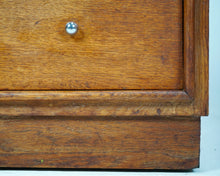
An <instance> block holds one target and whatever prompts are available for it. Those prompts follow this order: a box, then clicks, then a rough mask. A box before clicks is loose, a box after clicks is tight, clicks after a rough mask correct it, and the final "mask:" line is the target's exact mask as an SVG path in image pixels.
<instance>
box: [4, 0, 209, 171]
mask: <svg viewBox="0 0 220 176" xmlns="http://www.w3.org/2000/svg"><path fill="white" fill-rule="evenodd" d="M21 2H22V0H16V1H0V8H1V10H2V9H3V8H2V7H4V6H3V5H5V4H6V5H8V4H10V3H11V4H14V5H15V4H16V3H17V4H16V5H18V6H13V8H12V10H14V11H15V12H13V13H17V12H18V11H17V10H18V9H21V8H20V7H21V6H23V7H24V8H23V9H22V10H21V11H20V14H19V15H18V16H17V17H16V18H17V19H19V20H17V21H16V23H15V24H14V25H15V26H16V25H17V26H19V25H20V26H22V20H20V19H23V20H24V21H23V23H24V24H25V23H26V24H28V29H27V30H24V32H23V33H21V34H20V33H16V32H17V31H22V30H21V29H14V31H13V32H11V31H9V33H10V32H11V34H13V35H12V36H14V38H13V39H12V40H8V39H9V37H8V34H7V32H6V33H5V34H7V35H2V34H0V37H1V38H3V39H4V40H1V41H0V42H2V43H0V46H1V47H0V55H1V59H0V68H1V69H0V73H2V74H0V82H1V84H0V86H2V85H3V86H4V85H8V88H9V87H10V86H11V89H10V88H9V89H10V90H3V87H1V88H0V89H2V91H0V167H32V168H106V169H192V168H195V167H198V166H199V143H200V116H201V115H207V114H208V38H209V37H208V33H209V31H208V7H209V6H208V3H209V1H208V0H184V1H179V0H177V1H171V0H169V1H162V0H155V1H153V0H148V1H147V0H143V1H131V0H129V1H126V2H127V3H128V4H129V5H133V4H138V5H137V6H132V7H133V8H132V9H131V6H129V5H128V6H125V7H121V6H120V3H122V2H123V1H99V0H98V1H87V2H88V4H87V5H90V6H85V5H84V4H83V2H84V1H78V0H75V1H74V2H78V4H77V5H78V6H80V7H83V8H84V9H86V10H85V11H83V12H79V11H77V12H79V13H78V14H79V15H80V18H78V21H75V22H77V23H79V24H82V23H81V22H82V21H86V22H88V23H87V24H85V25H84V26H83V25H80V31H79V33H78V34H79V35H80V36H81V38H80V37H79V36H78V37H77V36H76V37H73V38H71V37H69V36H66V34H65V32H64V31H61V30H60V28H59V27H60V26H63V25H65V24H64V22H66V20H68V21H72V20H74V19H72V18H73V17H72V16H71V14H70V13H69V12H68V14H69V16H68V17H66V18H65V19H64V18H63V12H62V10H63V9H62V8H67V11H68V8H69V7H65V4H68V3H70V2H73V1H63V2H62V4H63V5H64V6H62V7H61V8H59V5H58V4H60V2H58V1H57V0H54V1H53V3H54V6H53V5H52V4H53V3H51V2H52V1H51V2H50V1H47V2H49V3H47V2H45V3H44V4H42V3H41V2H42V1H33V0H31V1H25V2H24V4H21ZM110 2H114V3H110ZM144 2H148V3H150V5H155V4H157V3H160V6H158V7H156V6H155V8H150V6H149V4H148V5H146V4H142V5H141V3H144ZM180 2H181V3H180ZM25 3H26V4H25ZM29 3H30V4H29ZM31 3H32V4H31ZM37 4H40V6H39V8H37V9H40V11H41V12H42V14H38V13H35V12H36V11H37V10H35V9H33V8H30V7H33V6H36V5H37ZM56 4H57V6H55V5H56ZM93 4H96V5H98V4H100V6H98V7H96V8H94V7H92V5H93ZM125 4H126V3H125ZM51 5H52V7H54V8H55V9H56V10H55V11H53V14H49V13H47V14H45V13H46V12H45V11H44V9H47V8H48V7H50V6H51ZM102 5H103V6H102ZM107 5H109V6H108V7H109V8H108V10H107V12H106V13H105V11H104V8H103V7H104V6H107ZM116 5H119V6H120V7H121V8H119V9H116V11H115V6H116ZM161 5H162V6H164V8H163V9H162V11H158V9H159V8H161ZM165 6H166V7H165ZM76 7H77V6H76ZM180 7H181V8H180ZM89 9H92V11H88V10H89ZM144 9H145V10H147V11H145V10H144ZM6 10H7V8H5V10H2V11H1V12H3V11H6ZM30 10H31V11H30ZM98 10H101V11H99V12H98ZM126 10H127V11H126ZM130 10H131V11H130ZM128 11H129V12H132V13H128ZM148 11H149V12H152V13H151V15H152V16H151V17H152V19H151V20H152V22H151V23H154V22H156V24H158V23H157V22H158V21H157V19H155V17H159V19H158V20H159V21H160V19H161V18H162V16H163V15H165V16H164V18H165V19H166V18H167V16H166V15H168V16H169V15H170V17H171V16H172V19H171V20H170V21H165V22H166V23H165V22H163V23H161V25H165V24H167V25H168V27H169V26H170V27H172V26H173V27H174V26H176V28H175V29H176V33H175V32H174V31H172V30H170V31H168V33H167V34H168V35H167V36H166V37H169V39H171V40H168V39H167V38H166V37H165V38H162V39H161V38H156V39H158V40H157V41H158V42H156V41H155V42H153V41H154V39H151V38H147V39H146V40H148V39H149V43H148V41H147V43H148V44H150V46H151V47H152V48H154V47H155V46H160V44H166V42H171V43H172V42H174V43H176V42H177V43H178V44H177V45H175V46H174V45H172V46H174V48H169V49H170V51H173V52H170V53H169V59H170V60H169V59H168V60H166V59H165V60H164V58H161V61H159V60H158V61H153V62H152V63H150V62H149V63H148V62H145V61H146V60H138V59H137V60H133V59H134V58H136V57H133V58H132V57H130V56H129V58H126V59H128V60H127V62H125V60H126V59H125V57H124V56H125V55H123V54H120V52H121V51H124V50H126V49H128V47H131V46H138V47H140V46H141V44H142V43H141V41H142V40H140V41H136V42H137V43H138V44H137V43H135V42H134V43H132V42H133V40H128V38H127V40H123V39H122V38H120V37H123V36H128V35H130V33H126V34H122V35H120V36H118V35H117V34H118V33H117V32H119V30H117V29H115V31H112V33H111V31H110V29H109V28H106V25H101V24H102V23H103V22H104V18H103V17H106V14H108V15H109V14H112V15H111V18H109V19H106V21H107V22H109V21H111V20H112V18H113V16H114V15H113V14H117V15H118V16H117V15H116V16H117V17H120V15H122V14H123V13H125V14H126V15H127V16H128V19H127V20H129V19H130V18H132V19H133V17H136V16H137V15H140V14H141V15H143V14H145V12H148ZM1 12H0V13H1ZM7 12H11V13H7V15H6V16H5V15H2V16H3V18H2V19H0V21H1V20H2V21H4V20H5V19H6V17H10V18H9V19H10V20H11V21H13V20H14V18H15V17H14V16H13V13H12V11H7ZM54 12H55V13H54ZM101 12H102V14H101V15H99V16H100V17H98V18H100V19H102V20H103V21H101V22H100V23H99V22H97V23H96V24H99V27H100V28H99V29H97V28H95V27H93V28H92V29H89V30H88V31H87V30H86V32H85V33H83V31H85V29H87V27H88V26H91V22H92V21H90V19H91V17H92V15H91V16H86V15H88V14H90V13H91V14H93V15H94V14H96V15H97V14H99V13H101ZM133 12H135V13H133ZM138 12H141V13H138ZM180 12H181V13H180ZM28 13H30V14H33V15H29V16H28V17H27V14H28ZM60 13H61V16H60ZM4 14H5V13H4ZM35 14H36V16H34V15H35ZM155 14H157V15H156V16H155ZM22 15H24V16H22ZM47 15H50V16H52V18H50V19H48V20H45V19H44V17H45V18H47V17H48V16H47ZM102 15H103V16H102ZM133 15H134V16H133ZM124 16H125V15H124ZM23 17H27V18H28V19H29V20H30V23H29V22H28V20H27V19H24V18H23ZM122 17H123V15H122V16H121V18H117V19H116V22H120V19H122ZM174 17H175V18H174ZM38 18H42V19H43V20H39V19H38ZM59 18H60V19H61V21H60V23H57V20H58V19H59ZM145 18H146V19H148V18H149V16H148V17H143V18H137V21H136V23H135V25H134V26H136V25H137V26H138V25H140V23H141V22H142V23H143V22H144V19H145ZM10 20H9V22H11V21H10ZM31 20H33V21H34V24H32V23H33V21H31ZM49 20H52V23H53V24H54V26H50V29H53V30H54V31H56V33H59V35H58V36H57V35H55V34H52V33H50V31H46V29H45V27H46V23H47V22H48V21H49ZM154 20H155V21H154ZM18 21H19V22H20V23H18ZM93 21H94V20H93ZM180 21H181V23H183V24H179V22H180ZM114 22H115V21H113V23H112V25H113V26H114V25H115V23H114ZM173 22H177V24H172V23H173ZM17 23H18V24H17ZM151 23H150V24H151ZM24 24H23V25H24ZM126 24H127V23H126ZM126 24H120V25H119V26H121V27H124V28H123V29H125V25H126ZM123 25H124V26H123ZM147 25H148V24H146V26H147ZM146 26H145V27H146ZM158 26H160V25H159V24H158ZM158 26H157V27H156V28H155V31H151V32H152V33H154V32H155V33H154V35H153V36H155V37H159V36H163V33H161V34H160V32H161V30H162V29H161V30H160V28H159V27H158ZM47 27H48V26H47ZM23 28H24V26H23V27H22V29H23ZM6 29H7V26H6V27H5V25H3V26H2V25H1V26H0V31H4V30H6ZM150 29H153V27H152V26H151V28H149V30H150ZM172 29H174V28H172ZM180 29H181V30H182V32H181V35H179V32H180ZM95 30H100V31H98V32H100V36H97V38H96V39H94V38H88V36H89V35H87V32H88V33H89V34H91V36H94V35H95V34H94V33H93V31H95ZM106 30H107V32H105V31H106ZM129 30H130V32H131V30H132V29H129ZM129 30H128V32H129ZM39 31H41V32H42V34H41V33H39ZM123 31H125V30H123ZM178 31H179V32H178ZM34 32H37V33H34ZM45 32H46V34H47V36H46V37H45ZM141 32H143V29H138V31H137V33H136V34H137V36H135V37H137V38H138V39H140V38H141V37H143V35H142V34H143V33H141ZM147 32H149V31H147ZM169 32H173V33H172V34H173V35H174V34H175V36H172V35H171V36H169V34H170V33H169ZM138 33H140V36H139V35H138ZM157 33H158V34H157ZM15 34H18V35H15ZM101 34H102V35H103V34H105V39H106V40H101ZM156 34H157V35H156ZM176 34H177V35H176ZM113 35H115V37H116V38H114V36H113ZM31 36H32V37H33V38H31ZM153 36H152V37H153ZM108 37H110V38H108ZM117 37H119V38H120V39H122V40H120V41H118V42H119V43H118V44H122V43H123V42H125V41H129V42H131V43H126V44H125V46H126V47H125V48H120V47H119V46H117V45H116V46H115V45H114V44H113V43H111V44H112V45H111V47H110V48H109V47H107V43H108V42H109V39H115V40H116V39H117ZM172 37H174V38H172ZM48 38H52V39H51V40H47V39H48ZM183 38H184V39H183ZM156 39H155V40H156ZM163 39H164V40H163ZM172 39H175V41H172ZM69 40H71V41H74V42H78V43H77V44H82V43H83V42H88V41H89V42H90V44H88V45H87V44H85V45H83V46H84V47H85V46H86V48H85V49H86V52H81V53H80V54H79V55H77V56H76V58H79V56H80V55H81V56H82V53H84V54H85V55H84V56H82V58H84V57H86V58H90V59H91V58H93V57H91V56H94V58H101V55H102V54H103V53H101V52H100V53H97V52H91V47H93V48H92V49H94V50H96V49H97V48H98V49H100V50H98V51H101V50H102V49H103V52H104V49H105V51H106V50H107V49H110V50H111V49H115V50H117V52H118V53H117V54H116V55H114V54H115V53H114V52H110V53H109V52H107V53H105V54H107V55H108V56H109V55H112V56H114V57H111V58H110V60H108V61H107V59H106V58H105V60H101V59H100V60H95V59H94V60H95V62H94V63H93V62H90V63H88V62H86V63H84V62H82V60H83V59H79V60H78V61H77V62H75V63H74V64H76V65H77V67H74V68H78V69H79V70H80V71H81V72H77V74H79V75H80V74H81V75H80V76H82V77H81V78H82V80H83V81H85V80H86V79H87V78H86V74H85V73H91V72H92V71H94V67H95V66H98V69H97V68H96V69H97V70H95V71H97V72H98V73H101V72H102V71H103V72H104V71H106V70H105V69H100V67H99V66H100V65H101V64H102V65H103V64H106V63H110V66H112V65H111V64H113V65H114V64H115V63H120V64H121V65H120V69H126V68H127V67H123V66H125V65H123V63H126V64H127V66H129V68H134V69H135V70H136V68H144V69H145V66H146V64H151V66H152V68H150V69H149V70H147V71H146V70H144V69H143V70H139V71H140V72H138V73H136V72H134V73H132V78H129V79H125V77H123V76H122V77H118V78H117V79H118V80H120V81H118V80H117V81H116V79H114V78H116V77H110V76H109V75H110V74H111V75H112V74H114V73H115V72H110V71H109V72H107V73H106V75H104V74H102V75H99V76H100V77H99V76H97V75H95V74H94V75H95V76H94V75H90V77H88V81H90V82H88V84H87V82H83V81H82V82H78V84H75V83H74V82H72V79H75V77H74V78H72V77H63V80H61V79H60V80H59V78H60V77H59V76H62V75H65V74H67V70H68V69H66V68H64V72H62V71H63V70H62V69H63V67H62V66H61V65H62V64H61V65H60V66H58V65H56V62H59V63H65V64H66V66H67V68H70V67H71V66H72V65H71V64H70V62H68V61H70V58H71V59H72V56H70V55H69V54H70V53H73V50H72V48H71V47H70V46H68V47H69V48H68V49H67V50H66V51H65V50H63V49H62V47H61V45H62V43H63V42H67V43H66V45H67V44H70V43H68V41H69ZM46 41H48V43H47V42H46ZM92 41H96V42H100V43H99V45H94V46H93V45H92ZM139 42H140V43H139ZM5 43H6V44H5ZM41 43H44V44H45V45H42V46H41ZM12 46H13V47H12ZM14 46H16V47H14ZM45 46H46V48H47V49H48V48H49V49H48V50H45ZM56 46H59V47H58V48H57V49H58V50H56ZM98 46H101V47H100V48H99V47H98ZM142 46H144V45H142ZM146 46H148V45H146ZM179 46H182V48H181V49H178V47H179ZM77 47H78V49H82V48H80V46H78V45H77ZM163 47H164V48H163V49H165V51H166V52H167V51H168V50H167V47H170V46H169V45H167V46H163ZM175 47H176V48H175ZM28 48H29V49H28ZM27 49H28V50H27ZM160 49H161V47H157V48H155V50H154V52H152V53H150V52H149V51H146V53H145V54H146V55H147V57H148V56H149V57H148V58H150V59H153V58H155V57H158V56H159V55H161V53H160V52H161V51H159V50H160ZM135 50H137V48H134V50H129V51H128V50H126V54H131V56H134V54H133V55H132V52H133V51H135ZM30 52H32V53H31V54H32V56H33V57H30ZM57 52H58V53H57ZM148 52H149V53H148ZM180 52H181V53H180ZM12 53H13V54H12ZM62 54H63V56H62ZM136 54H140V56H141V57H144V56H143V55H141V54H143V52H136ZM21 55H23V58H20V59H18V60H16V59H15V60H16V61H21V63H25V61H27V60H28V59H30V60H28V62H27V63H29V65H28V64H27V65H26V66H27V68H24V67H22V69H24V70H26V71H28V69H29V71H30V72H29V73H30V74H29V76H30V77H28V79H21V78H22V76H21V75H17V74H18V73H23V72H24V70H22V69H21V67H20V65H19V64H18V62H13V61H15V60H13V59H14V58H18V57H20V56H21ZM45 55H46V56H48V57H47V59H45V58H44V57H43V56H45ZM177 55H178V56H180V57H177ZM2 56H4V57H2ZM6 56H7V57H6ZM57 56H59V59H61V60H59V59H58V58H57ZM105 56H106V55H105ZM116 56H117V57H116ZM118 56H120V58H123V57H124V58H123V59H121V60H120V59H119V60H117V59H118V58H119V57H118ZM135 56H136V55H135ZM170 56H172V57H170ZM173 56H175V57H173ZM8 58H10V59H11V60H9V59H8ZM54 58H57V59H55V60H53V59H54ZM62 58H64V59H63V61H62ZM7 59H8V60H7ZM39 59H41V60H39ZM84 59H85V58H84ZM38 61H40V62H39V63H38ZM53 61H54V62H55V65H54V62H53ZM71 61H72V60H71ZM83 61H84V60H83ZM87 61H91V60H87ZM102 61H103V62H102ZM109 61H110V62H109ZM176 61H177V65H175V64H174V63H176ZM166 62H167V63H166ZM2 63H8V64H7V65H6V64H5V65H4V64H2ZM10 63H11V64H10ZM30 63H34V64H35V65H31V64H30ZM134 63H135V64H134ZM168 63H171V65H172V64H173V65H175V66H174V67H173V69H176V70H177V72H178V74H177V72H175V73H174V74H173V73H172V70H171V71H169V70H166V74H165V75H162V72H163V70H161V69H160V70H159V69H158V68H160V67H161V66H162V65H166V64H168ZM16 64H18V66H16ZM80 64H84V65H80ZM99 64H100V65H99ZM178 64H181V66H180V65H178ZM29 66H30V67H29ZM39 66H42V67H39ZM88 66H91V67H89V68H87V67H88ZM148 66H149V65H148ZM55 67H56V68H57V69H58V70H57V71H56V74H54V75H53V76H56V78H57V80H58V81H60V82H62V81H64V82H66V83H67V82H68V81H69V80H70V82H68V84H64V85H61V84H60V85H59V84H58V82H53V79H55V78H52V79H51V80H52V81H51V82H50V81H48V80H49V79H47V78H49V77H47V76H48V75H49V76H50V73H53V72H54V71H55ZM15 68H19V69H21V70H19V69H15ZM35 68H36V70H35V71H36V73H35V72H32V71H34V69H35ZM115 68H116V67H115ZM115 68H114V67H113V68H112V69H113V70H114V69H115ZM32 69H33V70H32ZM44 69H45V70H48V72H45V70H44ZM50 69H51V70H50ZM65 69H66V71H65ZM92 69H93V70H92ZM120 69H119V70H120ZM31 70H32V71H31ZM5 71H6V72H5ZM68 71H69V70H68ZM71 71H72V70H71ZM130 71H131V70H130ZM130 71H129V69H128V72H126V74H125V75H127V76H129V74H130V75H131V72H130ZM148 71H149V73H148ZM97 72H96V73H97ZM7 73H8V74H7ZM25 73H26V74H28V72H25ZM45 73H46V74H45ZM73 73H75V71H72V73H71V74H73ZM128 73H129V74H128ZM139 73H141V74H142V76H143V75H144V76H147V77H148V78H152V82H151V83H149V82H148V83H149V84H145V83H146V82H145V81H146V80H145V81H143V80H142V81H140V82H135V81H134V82H135V83H134V82H132V81H131V80H132V79H133V80H134V79H135V80H136V81H137V80H138V79H140V78H141V75H139V76H140V77H137V75H138V74H139ZM146 73H147V74H146ZM171 73H172V74H173V77H172V78H171ZM13 74H14V76H15V77H13ZM33 74H34V75H33ZM71 74H70V75H71ZM145 74H146V75H145ZM150 74H154V77H150ZM36 75H37V76H39V79H36ZM167 75H168V77H167V80H165V81H164V82H163V79H162V77H163V76H164V77H166V76H167ZM91 76H94V77H96V76H97V84H95V81H96V80H92V79H91ZM133 76H134V77H133ZM157 76H158V77H157ZM18 77H20V78H19V79H17V80H16V78H18ZM31 77H32V78H33V79H31ZM6 78H7V80H6ZM42 78H45V79H42ZM67 78H68V79H67ZM69 78H70V79H69ZM111 78H113V80H111ZM157 78H159V79H157ZM177 79H178V82H176V83H175V80H177ZM4 80H5V82H4ZM67 80H68V81H67ZM140 80H141V79H140ZM171 80H172V81H171ZM7 81H8V82H7ZM93 81H94V82H93ZM102 81H103V82H102ZM123 81H124V82H123ZM126 81H128V82H126ZM130 81H131V82H130ZM9 82H10V83H9ZM60 82H59V83H60ZM2 83H4V84H2ZM12 83H13V84H12ZM37 83H39V84H37ZM46 83H47V86H51V87H50V88H51V90H50V91H46V90H49V88H48V89H46V90H44V88H45V87H44V86H45V85H46ZM157 83H158V85H157ZM58 85H59V86H58ZM164 85H166V86H164ZM22 86H23V87H22ZM73 86H78V88H77V87H73ZM122 86H125V87H122ZM129 86H131V87H132V89H133V90H129V89H130V88H131V87H129ZM143 86H148V87H143ZM6 87H7V86H6ZM34 87H35V88H37V89H38V91H37V89H36V90H35V88H34ZM110 87H111V88H113V87H114V88H115V90H109V89H110ZM8 88H4V89H8ZM18 88H19V89H18ZM20 88H21V89H23V91H21V90H20ZM94 88H95V89H96V90H94ZM142 88H143V90H141V89H142ZM31 89H32V90H31ZM39 89H41V91H39ZM77 89H78V90H77ZM79 89H80V90H79ZM88 89H90V90H88ZM98 89H99V90H98ZM124 89H125V90H124ZM34 90H35V91H34ZM49 116H50V117H49ZM119 116H120V117H119ZM149 116H151V117H149ZM167 116H172V117H167ZM183 116H187V117H183Z"/></svg>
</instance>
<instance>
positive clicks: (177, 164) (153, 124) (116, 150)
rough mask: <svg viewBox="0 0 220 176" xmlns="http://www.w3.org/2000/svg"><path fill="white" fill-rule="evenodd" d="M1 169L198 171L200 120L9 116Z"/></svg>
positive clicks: (1, 128) (2, 128) (0, 124)
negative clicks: (193, 169)
mask: <svg viewBox="0 0 220 176" xmlns="http://www.w3.org/2000/svg"><path fill="white" fill-rule="evenodd" d="M0 134H1V138H0V167H32V168H48V167H50V168H106V169H110V168H111V169H192V168H195V167H198V165H199V139H200V118H181V117H176V118H175V117H173V118H166V117H162V118H157V117H152V118H149V117H148V118H146V117H139V118H138V119H135V118H131V117H115V118H112V117H110V118H109V117H106V118H103V117H84V118H81V117H26V118H19V117H14V118H12V117H6V118H2V119H1V121H0Z"/></svg>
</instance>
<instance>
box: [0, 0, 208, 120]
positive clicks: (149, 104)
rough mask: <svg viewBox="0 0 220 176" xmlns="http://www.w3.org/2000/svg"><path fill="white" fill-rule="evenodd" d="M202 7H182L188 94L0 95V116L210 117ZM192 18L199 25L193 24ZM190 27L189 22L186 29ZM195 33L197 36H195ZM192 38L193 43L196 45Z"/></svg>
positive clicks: (205, 23)
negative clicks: (208, 114) (208, 115)
mask: <svg viewBox="0 0 220 176" xmlns="http://www.w3.org/2000/svg"><path fill="white" fill-rule="evenodd" d="M202 4H203V5H201V4H200V1H198V0H197V1H193V0H188V1H184V9H185V10H184V35H185V37H186V39H184V42H185V44H184V48H185V49H184V51H185V53H184V60H185V61H184V63H185V64H184V70H185V75H184V79H185V85H184V87H185V88H184V90H182V91H181V90H168V91H165V90H161V91H158V90H143V91H140V90H133V91H124V90H123V91H122V90H121V91H116V90H115V91H106V90H102V91H100V92H99V91H86V90H82V91H67V92H64V91H54V92H53V91H51V92H50V91H39V92H37V91H32V92H31V91H23V92H22V91H0V105H1V106H0V114H1V115H67V116H68V115H79V116H82V115H83V116H84V115H86V116H89V115H99V116H105V115H111V116H115V115H120V116H123V115H131V116H142V115H150V116H158V115H159V116H163V115H166V116H173V115H176V116H200V115H207V113H208V1H204V3H202ZM193 8H194V9H193ZM193 18H195V19H194V20H193ZM187 21H189V22H188V23H187ZM195 22H196V23H195ZM193 23H194V24H193ZM185 28H187V29H185ZM193 29H194V30H195V32H193V31H192V30H193ZM192 38H194V39H195V42H193V40H192ZM190 41H192V42H190ZM191 45H195V46H191ZM187 48H188V49H187ZM193 51H195V52H194V54H193V53H191V52H193ZM193 64H195V66H193ZM193 69H194V70H193ZM194 74H195V75H194ZM193 77H195V78H193ZM193 80H194V81H193ZM34 96H36V97H34ZM26 100H27V101H26ZM25 101H26V102H25ZM58 105H59V106H58ZM127 105H129V108H128V106H127ZM57 107H59V108H57ZM128 109H129V110H128ZM158 112H159V113H158Z"/></svg>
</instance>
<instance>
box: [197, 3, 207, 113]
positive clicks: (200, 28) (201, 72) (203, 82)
mask: <svg viewBox="0 0 220 176" xmlns="http://www.w3.org/2000/svg"><path fill="white" fill-rule="evenodd" d="M195 2H196V7H197V8H196V9H195V14H196V15H195V19H196V22H195V33H196V34H197V35H196V36H195V62H196V67H195V72H196V82H195V89H196V94H195V114H200V115H203V116H207V115H208V113H209V0H201V1H200V0H196V1H195Z"/></svg>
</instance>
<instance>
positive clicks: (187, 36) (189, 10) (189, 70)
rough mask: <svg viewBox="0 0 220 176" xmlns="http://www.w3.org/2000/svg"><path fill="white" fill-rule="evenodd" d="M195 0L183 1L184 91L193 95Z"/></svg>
mask: <svg viewBox="0 0 220 176" xmlns="http://www.w3.org/2000/svg"><path fill="white" fill-rule="evenodd" d="M194 47H195V0H186V1H184V75H185V85H184V86H185V87H184V90H185V91H186V92H187V94H188V95H189V96H190V97H192V98H193V97H194V93H195V49H194Z"/></svg>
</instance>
